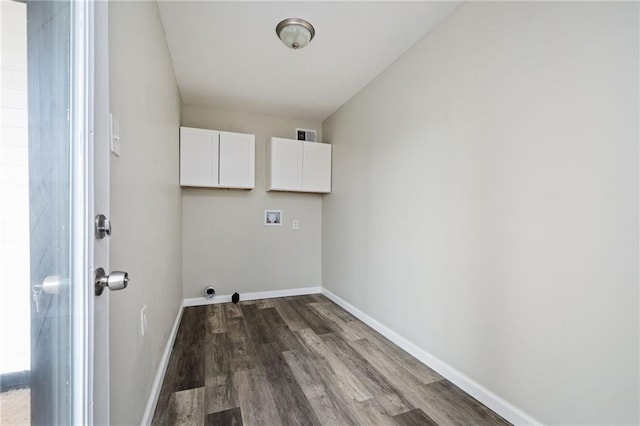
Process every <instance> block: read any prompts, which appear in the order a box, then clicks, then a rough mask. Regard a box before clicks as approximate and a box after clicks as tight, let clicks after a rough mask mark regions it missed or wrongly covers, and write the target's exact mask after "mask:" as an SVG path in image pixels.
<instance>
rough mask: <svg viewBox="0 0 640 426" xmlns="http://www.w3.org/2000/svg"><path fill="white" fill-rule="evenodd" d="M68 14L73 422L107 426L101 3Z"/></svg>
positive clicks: (104, 19) (104, 16)
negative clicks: (100, 229)
mask: <svg viewBox="0 0 640 426" xmlns="http://www.w3.org/2000/svg"><path fill="white" fill-rule="evenodd" d="M71 11H72V12H71V31H72V37H71V43H72V45H71V56H72V58H73V60H72V61H71V78H72V81H73V82H74V83H73V84H72V89H71V96H70V99H71V108H70V118H71V123H72V127H71V138H72V141H73V145H72V146H73V147H74V149H72V150H71V151H72V155H71V174H72V179H71V182H72V190H71V214H72V217H73V220H72V227H73V229H72V230H71V235H72V237H71V244H72V250H73V255H72V259H73V260H72V265H71V276H70V279H71V282H72V283H74V284H75V285H73V286H72V306H73V320H72V342H73V344H72V359H73V363H72V378H71V380H72V383H73V386H72V389H73V391H72V392H73V393H72V407H73V414H72V418H73V422H74V424H86V425H93V424H109V366H108V362H109V351H108V348H109V341H108V336H109V305H108V297H109V296H108V292H107V295H104V294H103V296H101V299H97V298H96V296H95V290H94V276H95V275H94V274H95V272H94V271H95V269H96V268H97V267H98V266H100V267H103V268H105V269H107V270H108V267H109V265H108V253H109V249H108V247H109V246H108V238H106V239H105V240H97V239H96V238H95V233H94V217H95V216H96V214H97V210H100V213H102V214H105V215H108V214H109V212H108V205H109V204H108V203H109V126H108V111H109V97H108V93H109V90H108V87H109V73H108V63H109V62H108V27H107V23H108V3H107V2H102V1H94V0H88V1H82V2H79V1H73V0H71ZM105 149H106V154H105ZM96 348H98V350H96Z"/></svg>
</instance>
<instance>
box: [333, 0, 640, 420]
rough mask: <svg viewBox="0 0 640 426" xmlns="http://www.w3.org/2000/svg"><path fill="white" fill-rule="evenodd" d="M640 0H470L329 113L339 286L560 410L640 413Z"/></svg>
mask: <svg viewBox="0 0 640 426" xmlns="http://www.w3.org/2000/svg"><path fill="white" fill-rule="evenodd" d="M638 12H639V7H638V3H612V2H603V3H587V2H579V3H553V2H552V3H542V2H532V3H524V2H496V3H480V2H478V3H476V2H470V3H467V4H465V5H463V6H462V7H461V8H460V9H458V10H457V11H456V12H455V13H454V14H453V15H452V16H451V17H450V18H448V19H447V20H446V21H445V22H444V23H443V24H441V25H440V26H439V27H438V28H437V29H436V30H435V31H433V32H432V33H431V34H430V35H429V36H427V37H426V38H425V39H423V40H422V41H421V42H419V43H418V44H417V45H415V46H414V47H413V48H412V49H410V50H409V51H408V52H407V53H406V54H405V55H404V56H403V57H401V58H400V59H399V60H398V61H397V62H396V63H395V64H394V65H392V66H391V67H390V68H389V69H388V70H387V71H385V72H384V73H383V74H381V75H380V76H379V77H378V78H377V79H376V80H375V81H374V82H372V83H371V84H370V85H369V86H368V87H366V88H365V89H364V90H363V91H362V92H360V93H359V94H358V95H356V96H355V97H354V98H352V99H351V100H350V101H349V102H348V103H347V104H346V105H344V106H343V107H342V108H341V109H340V110H339V111H337V112H336V113H335V114H334V115H333V116H331V117H330V118H329V119H328V120H327V121H325V123H323V131H324V135H325V139H326V141H328V142H331V143H332V144H333V149H334V151H333V155H334V163H333V193H332V194H331V195H329V196H328V197H327V198H325V199H324V200H323V217H322V223H323V236H322V237H323V271H322V272H323V286H324V287H326V288H327V289H329V290H330V291H332V292H335V293H336V294H338V295H339V296H341V297H342V298H344V299H346V300H347V301H349V302H350V303H352V304H354V305H355V306H357V307H358V308H359V309H361V310H363V311H364V312H366V313H368V314H369V315H371V316H372V317H374V318H376V319H377V320H379V321H380V322H382V323H383V324H385V325H387V326H388V327H390V328H391V329H393V330H395V331H397V332H398V333H399V334H401V335H403V336H404V337H406V338H408V339H409V340H410V341H412V342H414V343H415V344H417V345H418V346H420V347H421V348H423V349H425V350H426V351H428V352H430V353H431V354H433V355H435V356H436V357H438V358H440V359H441V360H443V361H445V362H446V363H449V364H450V365H452V366H453V367H455V368H456V369H458V370H459V371H461V372H462V373H464V374H466V375H468V376H469V377H471V378H472V379H474V380H476V381H477V382H479V383H480V384H482V385H484V386H485V387H486V388H488V389H489V390H491V391H493V392H495V393H496V394H498V395H500V396H502V397H503V398H505V399H506V400H507V401H509V402H511V403H512V404H514V405H515V406H517V407H519V408H521V409H522V410H524V411H525V412H527V413H529V414H530V415H532V416H533V417H534V418H537V419H539V420H540V421H542V422H543V423H545V424H587V423H589V424H637V423H638V422H639V421H640V418H639V414H638V413H639V401H640V394H639V371H638V359H639V349H638V338H639V325H638V324H639V314H638V301H639V299H638V296H639V294H638V293H639V292H638V266H639V265H638V242H639V241H638V171H639V170H638V138H639V132H638V128H639V122H638V119H639V106H638V105H639V95H638V93H639V85H638V75H639V66H638V63H639V55H638V49H639V42H638V35H639V25H638Z"/></svg>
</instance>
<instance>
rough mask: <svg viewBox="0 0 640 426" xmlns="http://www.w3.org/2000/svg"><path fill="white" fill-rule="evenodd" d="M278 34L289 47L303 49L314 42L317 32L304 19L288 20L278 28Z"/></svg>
mask: <svg viewBox="0 0 640 426" xmlns="http://www.w3.org/2000/svg"><path fill="white" fill-rule="evenodd" d="M276 34H278V37H279V38H280V40H282V42H283V43H284V44H285V45H286V46H287V47H290V48H292V49H302V48H303V47H305V46H306V45H307V44H309V42H310V41H311V40H313V36H314V35H316V30H315V29H314V28H313V25H311V24H310V23H309V22H307V21H305V20H304V19H300V18H288V19H285V20H284V21H282V22H280V23H279V24H278V25H277V26H276Z"/></svg>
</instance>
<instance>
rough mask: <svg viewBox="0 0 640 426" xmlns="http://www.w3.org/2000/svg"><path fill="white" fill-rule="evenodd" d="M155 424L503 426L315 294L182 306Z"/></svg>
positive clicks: (485, 411) (452, 386) (427, 369)
mask: <svg viewBox="0 0 640 426" xmlns="http://www.w3.org/2000/svg"><path fill="white" fill-rule="evenodd" d="M153 424H154V425H208V426H211V425H216V426H218V425H262V426H265V425H266V426H270V425H465V426H466V425H480V426H488V425H507V424H509V423H508V422H507V421H505V420H504V419H503V418H501V417H500V416H498V415H497V414H496V413H494V412H492V411H491V410H489V409H488V408H487V407H485V406H484V405H482V404H481V403H480V402H478V401H476V400H475V399H473V398H472V397H471V396H469V395H467V394H466V393H464V392H463V391H462V390H460V389H459V388H457V387H456V386H455V385H453V384H452V383H451V382H449V381H447V380H445V379H443V378H442V377H441V376H439V375H438V374H437V373H436V372H435V371H433V370H431V369H429V368H428V367H426V366H424V365H423V364H422V363H420V362H419V361H417V360H416V359H415V358H413V357H411V356H410V355H409V354H407V353H406V352H404V351H403V350H402V349H400V348H399V347H398V346H396V345H394V344H393V343H391V342H390V341H388V340H387V339H385V338H384V337H383V336H381V335H380V334H378V333H377V332H375V331H374V330H372V329H371V328H369V327H368V326H366V325H365V324H364V323H362V322H361V321H359V320H357V319H356V318H354V317H353V316H351V315H350V314H349V313H348V312H346V311H344V310H343V309H342V308H340V307H339V306H338V305H336V304H334V303H333V302H331V301H330V300H329V299H327V298H325V297H324V296H321V295H312V296H298V297H287V298H281V299H268V300H258V301H249V302H240V303H238V304H237V305H233V304H218V305H208V306H198V307H189V308H185V310H184V313H183V316H182V321H181V323H180V327H179V329H178V334H177V336H176V341H175V344H174V347H173V351H172V353H171V358H170V360H169V365H168V367H167V373H166V375H165V378H164V382H163V384H162V389H161V391H160V397H159V399H158V405H157V407H156V412H155V414H154V418H153Z"/></svg>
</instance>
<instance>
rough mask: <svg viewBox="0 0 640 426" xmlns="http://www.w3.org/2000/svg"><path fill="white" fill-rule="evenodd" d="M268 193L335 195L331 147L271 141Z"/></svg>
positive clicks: (268, 150)
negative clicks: (319, 193)
mask: <svg viewBox="0 0 640 426" xmlns="http://www.w3.org/2000/svg"><path fill="white" fill-rule="evenodd" d="M267 191H295V192H322V193H328V192H331V145H329V144H326V143H318V142H303V141H297V140H293V139H282V138H271V140H270V141H269V143H268V145H267Z"/></svg>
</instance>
